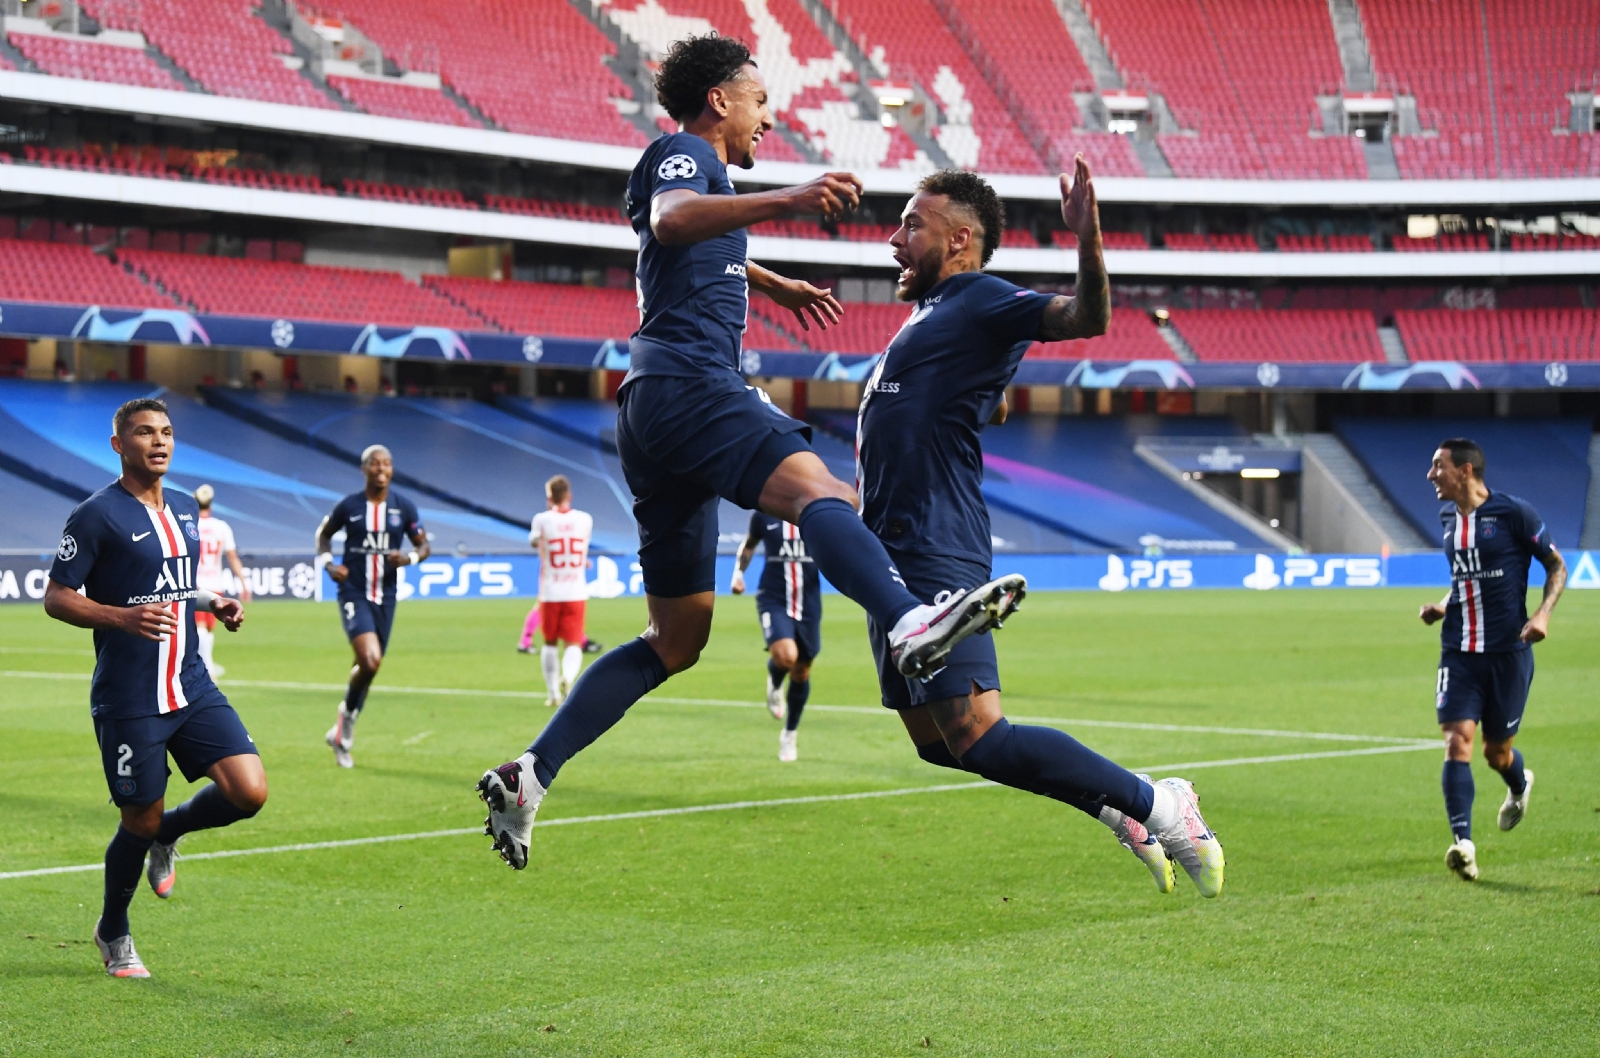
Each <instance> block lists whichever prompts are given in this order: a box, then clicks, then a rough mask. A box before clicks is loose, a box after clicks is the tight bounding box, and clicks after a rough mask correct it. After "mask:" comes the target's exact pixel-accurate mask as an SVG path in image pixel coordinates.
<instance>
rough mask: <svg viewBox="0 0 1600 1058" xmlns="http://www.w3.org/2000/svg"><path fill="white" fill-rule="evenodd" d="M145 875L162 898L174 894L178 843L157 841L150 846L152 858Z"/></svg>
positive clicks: (151, 887) (147, 864) (176, 876)
mask: <svg viewBox="0 0 1600 1058" xmlns="http://www.w3.org/2000/svg"><path fill="white" fill-rule="evenodd" d="M144 876H145V877H146V878H148V879H149V880H150V889H151V891H152V892H154V893H155V894H156V895H157V896H159V897H160V898H161V899H163V900H165V899H167V898H168V897H170V896H171V895H172V883H173V882H174V881H176V880H177V878H178V843H177V842H176V841H174V842H173V843H172V844H170V845H163V844H161V842H159V841H158V842H156V843H155V844H154V845H151V846H150V859H149V861H148V863H146V865H145V869H144Z"/></svg>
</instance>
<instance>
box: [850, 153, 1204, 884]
mask: <svg viewBox="0 0 1600 1058" xmlns="http://www.w3.org/2000/svg"><path fill="white" fill-rule="evenodd" d="M1075 169H1076V171H1075V174H1074V178H1073V179H1072V180H1071V181H1070V182H1069V180H1068V178H1067V175H1066V174H1065V173H1063V174H1062V175H1061V219H1062V220H1063V221H1065V222H1066V225H1067V230H1068V231H1071V232H1073V233H1074V234H1075V235H1076V236H1077V240H1078V275H1077V284H1076V290H1077V295H1076V296H1075V297H1066V296H1063V295H1059V294H1058V295H1050V294H1039V293H1035V292H1034V291H1031V290H1025V289H1022V288H1020V287H1017V286H1016V285H1014V284H1012V283H1009V282H1007V281H1006V280H1004V279H1001V278H999V277H998V276H993V275H988V274H986V273H985V272H984V271H983V266H984V265H986V264H988V263H989V259H990V257H991V256H992V255H993V254H994V251H995V249H996V248H997V247H998V246H999V245H1000V238H1001V235H1002V234H1003V231H1004V228H1005V206H1004V204H1003V203H1002V202H1001V201H1000V198H999V196H998V195H996V194H995V192H994V189H993V188H991V187H990V186H989V185H988V184H987V183H985V182H984V180H983V179H982V178H981V177H979V176H977V175H976V174H974V173H969V172H962V171H959V170H944V171H941V172H936V173H933V174H932V175H930V176H927V177H925V178H924V179H923V180H922V182H921V183H920V184H919V185H918V187H917V193H916V194H915V195H914V196H913V197H912V199H911V201H910V202H909V203H907V204H906V207H905V210H904V212H902V214H901V219H900V227H899V229H898V230H897V231H896V232H895V233H894V235H893V236H892V237H891V238H890V240H889V246H890V248H891V249H892V250H893V251H894V259H895V262H896V263H897V264H899V266H900V276H899V282H898V285H897V287H896V290H895V294H896V296H897V297H898V298H899V299H900V300H901V301H907V302H913V303H915V305H916V308H915V309H913V311H912V313H911V315H910V317H909V318H908V319H907V320H906V322H905V324H904V325H903V326H902V327H901V328H900V332H899V333H898V334H896V335H895V337H894V339H893V340H892V341H891V342H890V343H889V348H888V349H887V350H886V351H885V352H884V354H883V357H882V359H880V360H879V361H878V364H877V367H876V369H875V370H874V371H873V373H872V377H871V378H870V379H869V380H868V382H867V385H866V387H865V390H864V391H863V394H862V398H861V411H860V413H859V418H858V423H857V429H856V438H857V445H856V460H857V471H856V476H857V479H858V480H859V482H860V487H861V504H862V509H861V514H862V519H863V520H864V521H865V523H866V525H867V527H868V528H870V529H871V530H872V531H873V532H874V533H876V534H878V536H879V537H880V538H882V540H883V543H884V546H885V547H886V548H887V549H888V552H889V556H890V557H891V558H892V559H893V560H894V563H895V568H896V569H898V570H899V572H900V575H901V576H902V577H904V578H905V584H906V587H907V588H909V589H910V590H911V591H912V593H913V594H915V595H916V596H917V597H918V598H920V599H922V600H924V601H926V602H934V601H936V600H938V599H941V598H948V597H950V596H952V595H960V594H961V593H962V592H963V591H965V590H967V589H970V588H971V587H973V586H974V585H978V584H982V583H983V582H985V581H987V580H988V579H989V578H990V577H991V576H992V575H993V572H992V566H993V562H994V555H993V550H992V544H993V537H992V536H991V533H990V522H989V509H988V506H987V505H986V504H985V502H984V498H983V448H982V444H981V440H980V438H981V434H982V432H983V428H984V426H985V425H988V424H991V423H1001V422H1004V421H1005V418H1006V412H1007V407H1006V402H1005V390H1006V386H1007V385H1008V384H1009V383H1010V381H1011V379H1012V377H1013V376H1014V375H1015V374H1016V371H1017V365H1018V364H1019V363H1021V361H1022V356H1023V354H1024V353H1026V352H1027V350H1028V348H1029V346H1031V345H1032V344H1033V343H1034V342H1036V341H1040V342H1057V341H1062V340H1065V339H1072V338H1092V337H1095V336H1097V335H1101V334H1104V333H1105V332H1106V328H1107V326H1108V325H1109V324H1110V322H1111V287H1110V282H1109V280H1108V278H1107V276H1106V265H1105V256H1104V253H1103V252H1102V249H1101V235H1100V216H1099V211H1098V208H1097V206H1096V203H1095V194H1094V185H1093V184H1092V183H1091V181H1090V174H1089V166H1088V165H1087V164H1086V163H1085V162H1084V160H1083V155H1081V154H1080V155H1078V157H1077V160H1076V166H1075ZM867 628H868V633H869V636H870V638H871V640H872V652H873V656H874V657H875V658H876V659H877V662H878V672H879V677H878V682H879V687H880V689H881V691H882V694H883V704H884V706H885V707H887V708H889V709H893V710H896V711H897V712H898V713H899V715H900V719H901V721H902V722H903V723H904V724H905V728H906V733H907V734H909V735H910V736H911V740H912V742H913V743H915V744H916V747H917V755H918V756H920V757H922V759H923V760H926V761H928V762H929V763H930V764H937V765H940V766H941V767H946V768H957V769H961V770H965V771H969V772H974V773H976V774H978V775H981V776H983V777H984V778H985V779H988V780H990V781H992V782H997V783H1002V784H1004V785H1006V786H1011V787H1014V788H1016V789H1019V790H1027V791H1029V792H1032V793H1036V794H1041V795H1043V796H1046V797H1051V798H1054V799H1055V800H1058V801H1062V802H1064V803H1065V804H1068V805H1071V806H1072V807H1074V808H1077V809H1079V810H1080V811H1082V812H1084V813H1085V814H1087V815H1089V816H1090V817H1092V818H1094V819H1097V820H1099V821H1100V822H1102V823H1104V824H1105V825H1106V826H1108V827H1110V828H1111V831H1112V833H1113V834H1115V835H1116V836H1117V839H1118V841H1120V842H1121V843H1122V844H1123V846H1124V847H1126V848H1127V849H1129V850H1130V851H1131V852H1133V853H1134V854H1135V855H1137V856H1138V857H1139V859H1140V861H1141V862H1143V863H1144V865H1145V866H1146V867H1147V868H1149V870H1150V872H1151V874H1152V875H1153V876H1154V877H1155V881H1156V887H1157V888H1158V889H1160V890H1161V891H1162V892H1164V893H1165V892H1170V891H1171V890H1172V888H1173V883H1174V873H1173V870H1172V862H1171V861H1172V860H1177V861H1178V862H1179V863H1181V864H1182V865H1183V867H1184V869H1185V870H1186V871H1187V872H1188V874H1189V876H1190V878H1191V879H1192V880H1193V881H1194V884H1195V888H1196V889H1197V890H1198V891H1199V892H1200V895H1201V896H1206V897H1214V896H1216V895H1217V894H1218V893H1219V892H1221V890H1222V881H1223V868H1224V863H1223V853H1222V846H1221V844H1220V843H1219V842H1218V841H1217V839H1216V836H1215V835H1214V834H1212V833H1211V831H1210V830H1209V828H1207V827H1206V825H1205V821H1204V820H1203V819H1202V818H1201V816H1200V805H1199V800H1198V799H1197V798H1196V797H1195V794H1194V788H1193V787H1192V785H1191V784H1189V783H1188V782H1186V781H1184V780H1182V779H1175V778H1174V779H1163V780H1162V781H1161V782H1159V783H1152V782H1151V781H1150V780H1149V779H1148V778H1147V777H1145V776H1142V775H1136V774H1134V773H1133V772H1131V771H1129V770H1128V769H1126V768H1123V767H1121V766H1119V765H1118V764H1116V763H1114V762H1113V761H1110V760H1107V759H1106V758H1105V757H1103V756H1101V755H1100V754H1098V753H1096V752H1094V751H1093V750H1091V749H1089V748H1088V747H1087V746H1084V745H1083V744H1082V743H1080V742H1078V741H1077V740H1076V739H1074V738H1073V737H1072V736H1071V735H1068V734H1067V733H1066V732H1065V731H1059V730H1057V729H1055V728H1053V727H1043V726H1033V725H1027V724H1012V723H1011V722H1010V721H1009V720H1007V719H1006V717H1005V714H1004V712H1003V711H1002V709H1001V704H1000V668H999V663H998V661H997V660H996V658H995V650H994V637H993V636H991V635H989V634H988V632H987V631H984V632H980V633H979V634H977V635H974V636H971V637H970V638H967V639H964V640H962V641H961V642H960V643H958V644H957V645H956V646H955V648H954V649H953V650H951V651H950V654H949V656H948V657H947V658H946V659H945V664H944V665H943V667H941V668H940V669H939V670H938V671H936V672H932V673H929V674H927V675H926V676H925V677H923V678H921V679H912V678H908V677H906V676H904V675H903V674H902V673H901V672H900V671H898V668H897V666H896V665H895V664H894V662H893V659H892V656H891V651H890V648H889V636H888V631H887V629H886V628H884V626H883V625H882V624H881V623H880V622H878V621H876V620H874V619H873V618H871V617H869V618H868V620H867Z"/></svg>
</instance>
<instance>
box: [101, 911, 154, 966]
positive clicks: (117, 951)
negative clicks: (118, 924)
mask: <svg viewBox="0 0 1600 1058" xmlns="http://www.w3.org/2000/svg"><path fill="white" fill-rule="evenodd" d="M94 946H95V947H97V948H99V949H100V961H101V962H103V963H105V967H106V973H108V974H110V975H111V976H112V977H149V976H150V971H149V970H146V969H145V968H144V963H143V962H142V961H141V960H140V959H139V953H138V952H136V951H134V950H133V935H132V934H123V935H122V936H120V937H118V938H117V939H116V940H113V941H103V940H101V939H100V922H99V920H98V919H97V920H96V921H95V924H94Z"/></svg>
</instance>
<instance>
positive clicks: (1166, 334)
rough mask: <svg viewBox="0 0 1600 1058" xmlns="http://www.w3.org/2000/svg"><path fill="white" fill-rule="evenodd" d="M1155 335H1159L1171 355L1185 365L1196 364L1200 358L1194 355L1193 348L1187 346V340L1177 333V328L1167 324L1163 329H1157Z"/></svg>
mask: <svg viewBox="0 0 1600 1058" xmlns="http://www.w3.org/2000/svg"><path fill="white" fill-rule="evenodd" d="M1156 333H1157V334H1159V335H1161V340H1162V341H1164V342H1166V343H1167V347H1168V348H1169V349H1171V350H1172V355H1173V356H1175V357H1177V358H1178V359H1179V360H1180V361H1182V362H1183V363H1185V364H1197V363H1199V362H1200V358H1199V357H1198V356H1196V355H1195V352H1194V346H1192V345H1190V344H1189V339H1187V338H1185V337H1184V336H1183V335H1181V334H1179V333H1178V328H1177V327H1174V326H1173V325H1172V324H1171V323H1168V324H1167V325H1166V326H1165V327H1157V328H1156Z"/></svg>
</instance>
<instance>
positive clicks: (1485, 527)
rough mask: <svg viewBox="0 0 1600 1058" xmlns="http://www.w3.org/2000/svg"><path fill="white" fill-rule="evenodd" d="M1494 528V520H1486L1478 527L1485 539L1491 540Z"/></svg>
mask: <svg viewBox="0 0 1600 1058" xmlns="http://www.w3.org/2000/svg"><path fill="white" fill-rule="evenodd" d="M1494 530H1495V525H1494V523H1493V522H1484V523H1483V524H1482V525H1480V526H1479V527H1478V533H1479V534H1480V535H1481V536H1482V537H1483V538H1484V539H1485V540H1489V539H1492V538H1493V537H1494Z"/></svg>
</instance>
